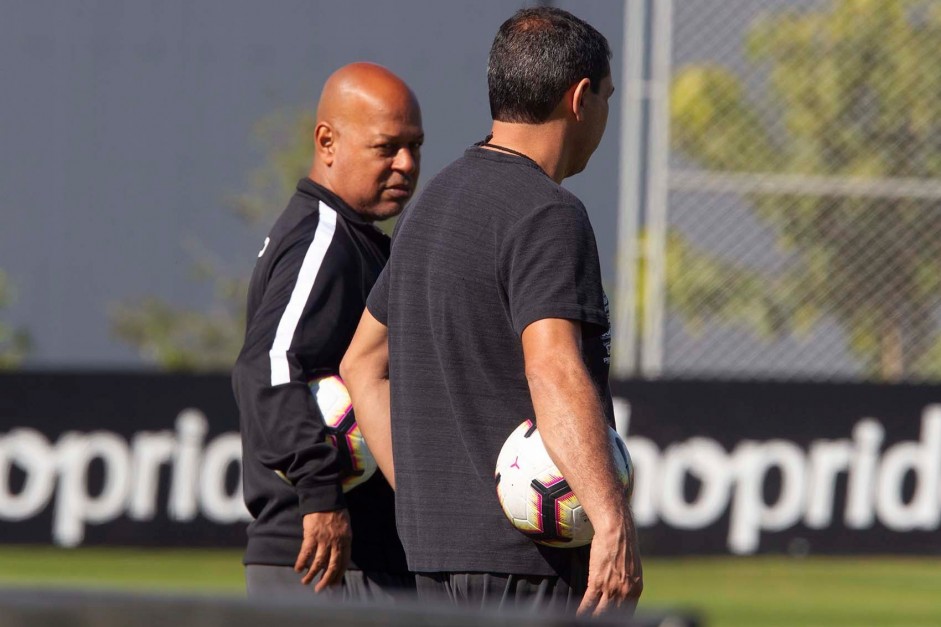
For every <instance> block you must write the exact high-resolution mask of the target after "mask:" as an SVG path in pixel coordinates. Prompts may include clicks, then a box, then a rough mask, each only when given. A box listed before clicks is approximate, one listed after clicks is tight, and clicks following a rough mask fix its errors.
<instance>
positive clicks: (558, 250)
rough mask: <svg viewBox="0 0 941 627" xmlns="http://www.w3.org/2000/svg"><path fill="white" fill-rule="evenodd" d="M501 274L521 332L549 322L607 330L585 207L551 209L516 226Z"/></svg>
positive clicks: (506, 239) (598, 267) (502, 253)
mask: <svg viewBox="0 0 941 627" xmlns="http://www.w3.org/2000/svg"><path fill="white" fill-rule="evenodd" d="M497 272H498V274H499V276H500V279H501V283H502V286H503V289H504V292H505V296H506V300H507V304H508V308H507V309H508V311H509V314H510V318H511V321H512V324H513V328H514V330H515V331H516V333H517V334H520V335H521V334H522V333H523V329H525V328H526V327H527V326H529V325H530V324H532V323H533V322H536V321H537V320H542V319H545V318H564V319H568V320H577V321H579V322H582V323H586V324H591V325H597V326H598V327H600V328H602V329H605V328H607V325H608V318H607V315H606V314H605V309H604V289H603V286H602V283H601V264H600V262H599V260H598V247H597V244H596V243H595V236H594V231H593V230H592V228H591V223H590V222H589V221H588V215H587V213H586V212H585V209H584V208H583V207H581V206H578V205H575V204H568V203H560V204H552V205H547V206H544V207H540V208H538V209H536V210H534V211H532V212H531V213H529V214H528V215H526V216H525V217H524V218H522V219H521V220H520V221H518V222H517V223H516V224H514V225H513V227H512V228H511V229H510V231H509V232H508V233H507V234H506V236H505V237H504V239H503V242H502V245H501V247H500V254H499V256H498V268H497Z"/></svg>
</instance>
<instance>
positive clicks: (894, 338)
mask: <svg viewBox="0 0 941 627" xmlns="http://www.w3.org/2000/svg"><path fill="white" fill-rule="evenodd" d="M745 48H746V51H747V53H748V58H749V60H750V62H751V63H752V64H753V66H754V68H755V69H756V70H764V71H766V72H767V92H768V96H769V97H768V101H767V102H766V103H764V104H765V105H766V106H758V105H756V103H753V102H750V101H749V100H748V99H747V98H746V94H745V89H744V87H743V85H742V82H741V81H740V80H739V79H738V78H737V77H736V76H734V75H733V74H732V73H731V72H730V71H729V70H727V69H724V68H722V67H718V66H709V65H704V66H693V67H687V68H684V69H683V70H682V71H681V72H680V73H679V74H678V75H677V76H676V78H675V80H674V83H673V88H672V95H671V118H672V130H671V133H672V138H673V142H674V146H675V147H676V148H677V149H679V150H680V151H682V152H683V153H685V154H686V155H688V156H690V157H692V158H693V159H694V160H695V161H697V162H699V163H700V164H701V165H702V166H704V167H706V168H708V169H711V170H722V171H735V172H753V173H757V172H773V173H779V174H805V175H806V174H809V175H817V176H821V175H822V176H841V177H858V178H861V179H866V178H880V179H882V178H897V179H913V178H938V177H941V141H939V140H938V138H939V137H941V75H939V73H938V72H932V71H926V69H927V68H931V67H933V65H934V63H935V61H936V60H937V58H938V57H937V55H938V51H939V50H941V5H939V4H938V3H927V2H920V1H916V0H900V1H897V2H884V1H881V0H838V1H835V2H834V3H833V4H832V6H830V7H829V8H827V9H825V10H819V11H806V12H794V13H782V14H773V15H768V16H766V17H764V18H763V19H761V20H759V21H758V22H756V23H755V24H754V25H753V26H752V28H751V29H750V31H749V34H748V36H747V38H746V42H745ZM748 199H749V200H750V202H751V203H752V204H753V206H754V207H755V210H756V213H757V215H758V216H759V217H760V218H761V219H762V220H764V222H765V223H766V224H767V225H769V226H770V227H771V228H772V229H773V230H774V231H775V233H776V234H777V237H778V240H779V242H780V245H781V249H782V251H784V252H785V253H787V254H791V255H795V256H796V257H797V259H798V261H797V262H796V263H794V264H791V266H790V267H789V268H788V269H787V271H786V273H785V275H782V276H780V277H776V278H775V280H769V281H767V282H766V286H767V290H766V291H767V292H778V293H780V290H781V289H782V288H786V289H787V290H788V299H789V301H790V302H789V303H788V304H779V306H778V307H776V310H777V311H780V312H784V313H785V314H786V316H785V317H784V318H783V319H781V320H780V321H779V322H780V324H782V325H784V327H786V328H788V329H792V330H799V329H806V328H807V325H808V324H809V323H810V324H812V323H813V321H815V320H817V319H819V318H820V317H822V316H825V315H826V316H832V317H834V318H835V319H836V320H838V321H839V322H840V323H842V325H843V326H844V328H845V329H846V330H847V331H848V335H849V336H850V337H851V341H850V347H851V349H852V350H853V351H854V352H855V354H856V355H857V356H858V357H859V358H860V359H861V360H862V361H863V363H864V364H865V365H866V366H867V368H868V371H869V372H870V373H871V374H872V375H873V376H876V377H881V378H883V379H887V380H893V379H898V378H901V377H903V376H913V377H922V378H924V377H930V378H937V377H941V359H928V357H929V355H935V354H939V355H941V349H939V348H936V347H935V345H936V344H938V343H939V342H941V339H939V334H938V328H937V324H936V322H935V320H934V318H935V310H936V306H937V303H938V295H939V293H941V292H939V288H941V255H939V252H941V251H939V248H938V245H937V243H936V241H935V240H936V239H937V236H938V235H939V234H941V203H939V202H938V201H937V200H935V199H923V198H914V197H910V198H894V197H846V196H836V195H834V196H811V195H797V194H787V195H785V194H775V195H772V194H762V193H758V192H755V193H751V194H749V195H748ZM764 298H765V299H766V300H767V299H768V298H770V296H767V295H766V296H764ZM778 298H780V297H778ZM716 315H720V316H723V317H725V318H732V319H741V318H746V319H747V318H750V317H753V316H752V315H751V314H749V313H748V312H747V311H745V310H734V309H727V310H725V311H718V312H716Z"/></svg>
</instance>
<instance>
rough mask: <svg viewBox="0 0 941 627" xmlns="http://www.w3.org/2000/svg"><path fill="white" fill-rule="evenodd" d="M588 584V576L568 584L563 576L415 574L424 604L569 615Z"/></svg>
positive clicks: (573, 612) (417, 588)
mask: <svg viewBox="0 0 941 627" xmlns="http://www.w3.org/2000/svg"><path fill="white" fill-rule="evenodd" d="M586 575H587V573H586ZM586 585H587V577H576V578H575V579H574V580H572V581H568V582H567V581H565V580H563V579H562V578H561V577H541V576H536V575H508V574H504V573H416V574H415V589H416V592H417V593H418V598H419V599H420V600H421V601H429V602H449V603H452V604H454V605H461V606H466V607H482V608H496V609H513V610H520V611H538V612H542V611H544V610H552V611H554V612H561V613H565V614H575V610H577V609H578V605H579V603H581V601H582V597H583V596H584V595H585V587H586Z"/></svg>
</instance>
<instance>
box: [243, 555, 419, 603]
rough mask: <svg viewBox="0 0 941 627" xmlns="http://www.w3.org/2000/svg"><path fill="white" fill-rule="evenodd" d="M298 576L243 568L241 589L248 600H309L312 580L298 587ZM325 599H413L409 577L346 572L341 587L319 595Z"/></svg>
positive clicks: (279, 569)
mask: <svg viewBox="0 0 941 627" xmlns="http://www.w3.org/2000/svg"><path fill="white" fill-rule="evenodd" d="M302 576H303V575H302V574H301V573H297V572H294V568H293V567H291V566H267V565H264V564H249V565H247V566H246V567H245V588H246V591H247V593H248V596H249V597H250V598H272V597H285V596H287V597H310V596H313V595H315V594H318V593H316V592H314V585H315V584H316V583H317V581H318V580H319V577H318V578H316V579H315V580H314V581H313V582H311V583H310V584H309V585H306V586H305V585H304V584H302V583H301V577H302ZM319 594H320V595H323V596H324V598H325V599H330V600H344V601H379V602H385V601H394V600H396V599H403V598H407V599H413V598H414V597H415V578H414V577H413V576H412V575H411V574H398V573H386V572H377V571H369V570H367V571H362V570H347V571H346V572H345V573H344V574H343V583H342V584H340V585H339V586H334V587H331V588H326V589H325V590H323V591H322V592H320V593H319Z"/></svg>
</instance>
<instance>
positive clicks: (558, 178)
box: [488, 120, 569, 183]
mask: <svg viewBox="0 0 941 627" xmlns="http://www.w3.org/2000/svg"><path fill="white" fill-rule="evenodd" d="M491 134H492V137H491V138H490V140H489V141H488V143H489V144H492V145H494V146H502V147H503V148H509V149H511V150H513V151H516V152H520V153H522V154H524V155H526V156H527V157H529V158H530V159H532V160H533V161H535V162H536V164H537V165H538V166H539V167H540V168H542V171H543V172H545V173H546V174H547V175H548V176H549V178H551V179H552V180H553V181H555V182H556V183H561V182H562V179H564V178H565V177H567V176H568V174H569V173H568V163H567V160H566V158H565V152H566V150H565V128H564V124H562V123H560V122H557V121H555V120H550V121H549V122H544V123H542V124H517V123H511V122H497V121H494V123H493V130H492V131H491Z"/></svg>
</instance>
